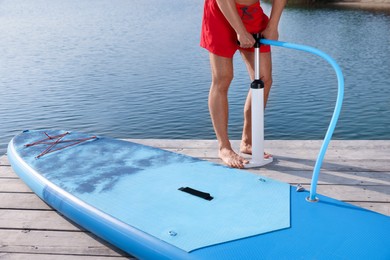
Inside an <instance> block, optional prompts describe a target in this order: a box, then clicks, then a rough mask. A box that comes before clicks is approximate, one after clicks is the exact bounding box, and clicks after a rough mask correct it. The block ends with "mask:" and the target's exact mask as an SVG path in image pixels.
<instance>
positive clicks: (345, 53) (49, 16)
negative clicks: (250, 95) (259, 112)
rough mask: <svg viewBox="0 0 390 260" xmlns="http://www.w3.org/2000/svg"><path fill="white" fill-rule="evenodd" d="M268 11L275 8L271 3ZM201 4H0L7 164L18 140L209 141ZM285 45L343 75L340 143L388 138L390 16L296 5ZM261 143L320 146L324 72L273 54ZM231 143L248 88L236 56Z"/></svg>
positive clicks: (122, 0)
mask: <svg viewBox="0 0 390 260" xmlns="http://www.w3.org/2000/svg"><path fill="white" fill-rule="evenodd" d="M263 6H264V10H265V12H266V13H269V11H270V5H269V4H264V5H263ZM202 10H203V1H201V0H187V1H182V0H170V1H166V0H149V1H139V0H137V1H135V0H110V1H108V0H101V1H92V0H77V1H76V0H67V1H61V0H51V1H48V0H45V1H44V0H35V1H30V0H0V35H1V40H0V95H1V99H0V154H4V153H5V151H6V145H7V143H8V142H9V141H10V139H11V138H12V136H14V135H15V134H17V133H18V132H19V131H21V130H25V129H47V128H50V129H65V130H73V131H84V132H90V133H94V134H98V135H107V136H111V137H116V138H170V139H214V138H215V135H214V131H213V128H212V124H211V120H210V116H209V113H208V107H207V96H208V91H209V86H210V70H209V61H208V53H207V51H205V50H203V49H202V48H200V47H199V36H200V25H201V19H202ZM280 40H281V41H287V42H294V43H299V44H305V45H309V46H312V47H315V48H318V49H320V50H322V51H324V52H326V53H328V54H329V55H330V56H332V57H333V58H334V59H335V60H336V61H337V62H338V63H339V65H340V67H341V68H342V70H343V73H344V76H345V84H346V85H345V99H344V105H343V109H342V112H341V115H340V119H339V122H338V125H337V127H336V130H335V133H334V138H335V139H390V15H389V14H388V13H384V12H371V11H362V10H356V9H354V10H351V9H350V10H348V9H334V8H299V7H289V8H286V10H285V11H284V13H283V17H282V20H281V23H280ZM272 50H273V64H274V69H273V70H274V86H273V89H272V91H271V96H270V98H269V103H268V107H267V109H266V113H265V116H266V119H265V125H266V129H265V136H266V139H322V138H323V137H324V135H325V132H326V129H327V126H328V124H329V121H330V118H331V115H332V112H333V108H334V105H335V100H336V95H337V81H336V76H335V73H334V71H333V69H332V68H331V66H330V65H329V64H327V63H326V62H325V61H323V60H322V59H321V58H318V57H316V56H313V55H311V54H307V53H302V52H298V51H294V50H287V49H281V48H279V47H273V49H272ZM234 63H235V64H234V65H235V79H234V81H233V83H232V86H231V89H230V92H229V101H230V121H229V133H230V138H231V139H239V138H240V137H241V131H242V120H243V116H242V108H243V104H244V100H245V97H246V94H247V91H248V88H249V84H250V80H249V78H248V76H247V73H246V71H245V68H244V65H243V63H242V61H241V58H240V56H239V54H237V55H236V56H235V59H234Z"/></svg>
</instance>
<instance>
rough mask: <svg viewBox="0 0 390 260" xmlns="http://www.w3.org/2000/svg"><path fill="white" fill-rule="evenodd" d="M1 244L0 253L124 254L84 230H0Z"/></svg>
mask: <svg viewBox="0 0 390 260" xmlns="http://www.w3.org/2000/svg"><path fill="white" fill-rule="evenodd" d="M0 245H2V246H1V252H2V253H4V252H17V253H34V254H64V255H90V256H121V255H122V256H126V254H125V253H124V252H122V251H120V250H118V249H114V248H112V246H111V245H109V244H107V243H106V242H104V241H102V240H101V239H99V238H98V237H96V236H94V235H93V234H90V233H86V232H74V231H70V232H69V231H41V230H31V231H29V230H14V229H0Z"/></svg>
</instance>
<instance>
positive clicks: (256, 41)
mask: <svg viewBox="0 0 390 260" xmlns="http://www.w3.org/2000/svg"><path fill="white" fill-rule="evenodd" d="M252 36H253V38H255V45H253V47H254V48H260V45H261V43H260V40H261V39H263V38H264V37H263V36H262V35H261V34H260V33H254V34H252ZM237 44H238V45H240V44H241V43H240V41H239V40H237Z"/></svg>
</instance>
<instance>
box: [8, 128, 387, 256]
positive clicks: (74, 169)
mask: <svg viewBox="0 0 390 260" xmlns="http://www.w3.org/2000/svg"><path fill="white" fill-rule="evenodd" d="M8 158H9V161H10V163H11V165H12V167H13V169H14V171H15V172H16V173H17V174H18V175H19V176H20V178H21V179H23V180H24V182H26V183H27V185H28V186H29V187H30V188H31V189H32V190H33V191H34V192H35V193H36V194H37V195H38V196H39V197H40V198H41V199H42V200H44V201H45V202H46V203H48V204H49V205H51V206H52V207H53V208H55V209H56V210H58V211H59V212H61V214H63V215H65V216H66V217H67V218H69V219H71V220H72V221H74V222H75V223H77V224H79V225H81V226H82V227H84V228H85V229H87V230H89V231H91V232H92V233H94V234H96V235H98V236H99V237H101V238H103V239H105V240H106V241H108V242H109V243H111V244H113V245H115V246H116V247H118V248H120V249H122V250H124V251H126V252H128V253H129V254H131V255H133V256H135V257H138V258H140V259H390V217H388V216H385V215H381V214H378V213H375V212H372V211H368V210H365V209H362V208H359V207H356V206H353V205H350V204H347V203H344V202H341V201H338V200H335V199H332V198H329V197H326V196H321V195H317V197H318V198H319V201H318V202H316V203H313V202H308V201H306V197H308V194H309V193H308V192H306V191H303V192H297V191H296V188H295V187H292V186H290V185H289V184H286V183H282V182H278V181H275V180H272V179H269V178H266V177H261V176H259V175H255V174H252V173H249V172H247V171H243V170H238V169H231V168H228V167H225V166H221V165H218V164H213V163H210V162H207V161H203V160H200V159H197V158H193V157H189V156H185V155H181V154H177V153H173V152H169V151H165V150H161V149H157V148H153V147H149V146H145V145H140V144H137V143H132V142H127V141H122V140H116V139H112V138H106V137H100V136H94V135H90V134H85V133H77V132H68V131H60V130H47V131H43V130H42V131H24V132H22V133H20V134H18V135H17V136H15V137H14V138H13V139H12V140H11V141H10V143H9V146H8Z"/></svg>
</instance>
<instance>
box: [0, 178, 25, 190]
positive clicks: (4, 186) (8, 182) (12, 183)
mask: <svg viewBox="0 0 390 260" xmlns="http://www.w3.org/2000/svg"><path fill="white" fill-rule="evenodd" d="M0 192H19V193H23V192H24V193H31V192H32V191H31V189H30V188H29V187H28V186H27V185H26V184H25V183H24V182H23V181H22V180H21V179H16V178H12V179H6V178H4V179H0Z"/></svg>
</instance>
